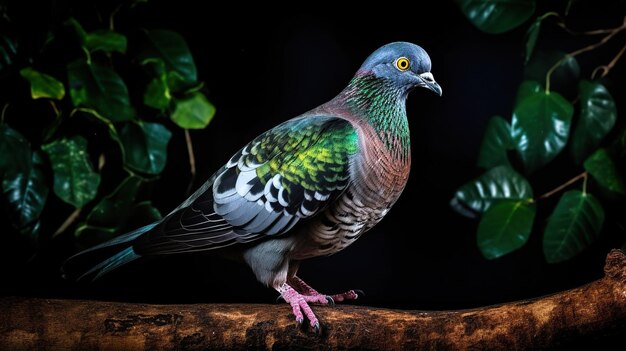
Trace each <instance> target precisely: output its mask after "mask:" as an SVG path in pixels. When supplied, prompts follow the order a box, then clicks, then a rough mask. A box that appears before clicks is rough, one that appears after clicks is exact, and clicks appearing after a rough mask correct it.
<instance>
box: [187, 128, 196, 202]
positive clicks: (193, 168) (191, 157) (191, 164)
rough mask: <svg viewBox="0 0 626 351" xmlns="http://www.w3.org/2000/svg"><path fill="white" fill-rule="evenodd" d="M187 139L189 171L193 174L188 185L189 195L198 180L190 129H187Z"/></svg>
mask: <svg viewBox="0 0 626 351" xmlns="http://www.w3.org/2000/svg"><path fill="white" fill-rule="evenodd" d="M185 141H186V142H187V153H188V154H189V173H190V174H191V180H190V181H189V185H188V186H187V195H189V194H190V193H191V188H192V187H193V184H194V181H195V180H196V157H195V156H194V154H193V143H192V142H191V134H189V129H185Z"/></svg>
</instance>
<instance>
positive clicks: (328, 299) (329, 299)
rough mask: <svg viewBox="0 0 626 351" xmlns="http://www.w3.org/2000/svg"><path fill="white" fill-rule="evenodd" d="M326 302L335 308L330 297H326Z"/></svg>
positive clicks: (333, 301)
mask: <svg viewBox="0 0 626 351" xmlns="http://www.w3.org/2000/svg"><path fill="white" fill-rule="evenodd" d="M326 301H328V302H327V303H328V304H329V305H331V306H335V300H334V299H333V297H332V296H328V295H326Z"/></svg>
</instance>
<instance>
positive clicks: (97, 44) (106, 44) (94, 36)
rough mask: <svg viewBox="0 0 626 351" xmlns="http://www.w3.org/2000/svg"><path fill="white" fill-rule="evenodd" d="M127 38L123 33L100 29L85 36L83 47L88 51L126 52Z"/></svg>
mask: <svg viewBox="0 0 626 351" xmlns="http://www.w3.org/2000/svg"><path fill="white" fill-rule="evenodd" d="M126 45H127V40H126V36H124V35H123V34H120V33H117V32H114V31H112V30H108V29H100V30H97V31H94V32H91V33H87V35H86V36H85V47H87V50H89V51H90V52H95V51H104V52H116V51H117V52H119V53H122V54H123V53H126Z"/></svg>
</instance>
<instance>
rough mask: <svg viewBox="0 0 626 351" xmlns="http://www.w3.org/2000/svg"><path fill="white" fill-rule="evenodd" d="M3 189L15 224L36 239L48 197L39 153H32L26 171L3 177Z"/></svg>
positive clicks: (10, 215) (32, 238)
mask: <svg viewBox="0 0 626 351" xmlns="http://www.w3.org/2000/svg"><path fill="white" fill-rule="evenodd" d="M2 191H3V193H4V197H5V199H6V201H7V205H8V207H9V208H8V210H9V211H8V212H9V217H10V218H11V221H12V224H13V226H14V227H15V228H16V229H18V230H20V232H21V233H22V234H24V235H26V236H28V237H29V238H30V239H31V240H33V241H36V239H37V235H38V231H39V227H40V226H39V216H40V215H41V212H42V211H43V208H44V205H45V204H46V200H47V199H48V191H49V189H48V184H47V179H46V176H45V174H44V172H43V160H42V158H41V156H40V155H39V153H37V152H35V153H33V154H32V162H31V166H30V167H29V169H28V172H26V173H19V174H17V175H16V176H14V177H10V178H9V177H5V178H4V179H2Z"/></svg>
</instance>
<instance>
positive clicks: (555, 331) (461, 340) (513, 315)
mask: <svg viewBox="0 0 626 351" xmlns="http://www.w3.org/2000/svg"><path fill="white" fill-rule="evenodd" d="M289 310H290V309H289V308H288V306H286V305H284V304H276V305H226V304H198V305H145V304H128V303H117V302H115V303H114V302H100V301H75V300H46V299H26V298H1V299H0V349H2V350H97V349H100V350H109V349H110V350H142V349H151V350H175V349H176V350H179V349H180V350H196V349H202V350H207V349H215V350H225V349H234V350H247V349H265V348H267V349H276V350H296V349H310V350H316V349H376V350H392V349H393V350H407V349H424V350H442V349H459V350H465V349H519V350H527V349H538V348H546V347H554V346H555V345H556V346H558V345H563V344H564V343H565V344H567V345H572V344H573V343H575V342H576V340H580V339H581V338H582V339H587V340H589V338H594V337H601V336H603V335H607V334H613V335H615V333H619V332H621V333H623V332H624V330H626V328H625V327H626V257H625V256H624V253H622V252H621V251H618V250H614V251H612V252H611V253H610V254H609V255H608V256H607V261H606V266H605V277H604V278H602V279H600V280H597V281H594V282H592V283H590V284H588V285H585V286H582V287H579V288H576V289H572V290H568V291H564V292H561V293H557V294H554V295H550V296H545V297H541V298H537V299H532V300H527V301H518V302H512V303H507V304H503V305H498V306H489V307H483V308H478V309H472V310H461V311H429V312H424V311H399V310H388V309H380V308H370V307H359V306H337V307H325V306H317V307H315V311H316V312H317V315H318V317H319V318H320V320H321V321H322V323H323V330H322V333H321V334H320V335H317V334H314V333H312V332H310V331H306V330H302V329H299V328H298V327H297V326H296V324H295V323H294V319H293V316H292V315H291V313H290V311H289Z"/></svg>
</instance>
